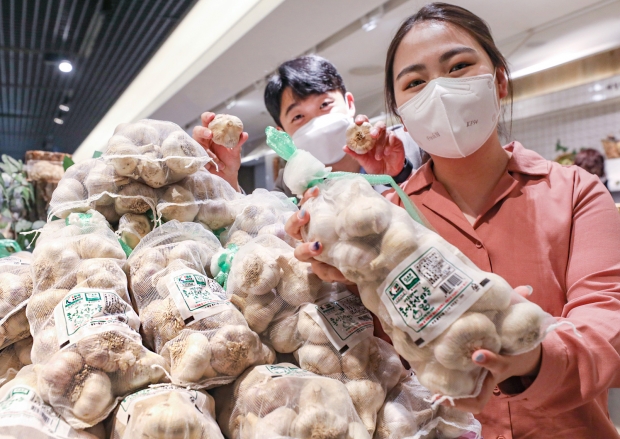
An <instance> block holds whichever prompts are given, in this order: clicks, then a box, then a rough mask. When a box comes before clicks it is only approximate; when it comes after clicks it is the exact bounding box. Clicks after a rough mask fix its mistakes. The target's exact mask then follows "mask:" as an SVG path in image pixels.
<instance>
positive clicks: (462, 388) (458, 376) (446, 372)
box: [416, 363, 479, 396]
mask: <svg viewBox="0 0 620 439" xmlns="http://www.w3.org/2000/svg"><path fill="white" fill-rule="evenodd" d="M478 375H479V374H478V373H477V371H473V372H463V371H461V370H452V369H447V368H445V367H443V366H442V365H441V364H439V363H426V364H425V365H424V366H423V367H421V368H418V369H416V376H417V378H418V381H420V384H422V385H423V386H424V387H426V388H427V389H428V390H430V391H431V392H432V393H439V394H442V395H448V396H467V395H471V394H472V393H473V392H474V390H475V389H476V384H477V379H476V378H477V377H478Z"/></svg>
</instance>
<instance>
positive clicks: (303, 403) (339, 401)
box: [299, 378, 351, 413]
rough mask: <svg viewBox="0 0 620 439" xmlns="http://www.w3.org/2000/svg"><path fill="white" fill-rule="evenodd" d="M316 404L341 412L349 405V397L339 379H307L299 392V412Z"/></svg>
mask: <svg viewBox="0 0 620 439" xmlns="http://www.w3.org/2000/svg"><path fill="white" fill-rule="evenodd" d="M315 405H318V406H320V407H325V408H327V409H330V410H335V411H339V412H341V411H342V410H343V408H346V407H351V397H350V396H349V393H348V391H347V389H346V387H345V386H344V384H342V383H341V382H340V381H334V380H332V379H329V378H316V379H312V380H308V382H307V383H306V385H305V386H304V387H303V388H302V389H301V392H300V393H299V412H300V413H301V412H302V411H304V410H306V409H308V408H310V407H312V406H315Z"/></svg>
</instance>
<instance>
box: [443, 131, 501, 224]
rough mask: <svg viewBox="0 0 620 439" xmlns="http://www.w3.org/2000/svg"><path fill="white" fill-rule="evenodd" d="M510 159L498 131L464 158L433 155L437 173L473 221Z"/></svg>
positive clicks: (468, 217)
mask: <svg viewBox="0 0 620 439" xmlns="http://www.w3.org/2000/svg"><path fill="white" fill-rule="evenodd" d="M508 160H510V153H509V152H507V151H506V150H504V148H502V145H501V143H500V142H499V137H498V135H497V132H495V133H493V134H492V135H491V137H489V139H488V140H487V141H486V142H485V143H484V145H482V147H480V149H479V150H478V151H476V152H475V153H473V154H472V155H470V156H467V157H464V158H460V159H446V158H443V157H437V156H434V157H433V173H434V174H435V177H436V178H437V180H439V181H440V182H441V183H442V184H443V185H444V187H445V188H446V190H447V191H448V193H449V194H450V196H451V197H452V200H453V201H454V202H455V203H456V205H457V206H458V207H459V208H460V209H461V211H462V212H463V214H464V215H465V217H466V218H467V220H468V221H469V222H470V223H471V224H473V223H474V221H475V220H476V218H477V217H478V215H479V214H480V213H481V211H482V209H483V208H484V206H485V204H486V203H487V200H488V198H489V196H490V195H491V193H492V192H493V189H495V186H497V183H498V181H499V179H500V178H501V176H502V175H503V174H504V171H505V169H506V165H507V164H508Z"/></svg>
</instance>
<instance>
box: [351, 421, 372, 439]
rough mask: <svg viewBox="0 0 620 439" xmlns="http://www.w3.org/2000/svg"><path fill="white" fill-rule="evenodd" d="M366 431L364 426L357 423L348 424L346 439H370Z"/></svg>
mask: <svg viewBox="0 0 620 439" xmlns="http://www.w3.org/2000/svg"><path fill="white" fill-rule="evenodd" d="M370 437H371V436H369V435H368V430H367V429H366V426H365V425H364V424H361V423H359V422H351V423H349V431H348V432H347V439H370Z"/></svg>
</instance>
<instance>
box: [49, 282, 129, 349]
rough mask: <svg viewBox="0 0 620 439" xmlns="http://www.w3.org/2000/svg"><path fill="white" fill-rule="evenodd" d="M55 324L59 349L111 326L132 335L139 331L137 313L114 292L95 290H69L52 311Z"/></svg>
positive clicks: (109, 328)
mask: <svg viewBox="0 0 620 439" xmlns="http://www.w3.org/2000/svg"><path fill="white" fill-rule="evenodd" d="M54 321H55V326H56V335H57V336H58V344H59V347H60V348H63V347H65V346H67V345H68V344H70V343H76V342H77V341H78V340H81V339H82V338H84V337H86V336H89V335H92V334H96V333H101V332H106V331H110V330H111V329H113V328H112V327H113V326H115V327H116V328H117V329H118V330H120V331H123V332H125V333H127V332H130V333H132V335H133V331H135V332H136V333H137V332H138V329H139V327H140V318H139V317H138V315H137V314H136V312H135V311H134V310H133V309H132V308H131V306H129V304H128V303H127V302H125V301H124V300H123V299H121V298H120V296H119V295H118V294H116V292H114V291H113V290H98V289H94V288H74V289H73V290H71V292H70V293H69V294H67V295H66V296H65V298H64V299H62V300H61V301H60V302H59V303H58V305H56V307H55V308H54Z"/></svg>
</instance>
